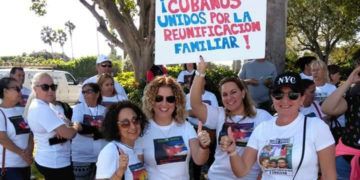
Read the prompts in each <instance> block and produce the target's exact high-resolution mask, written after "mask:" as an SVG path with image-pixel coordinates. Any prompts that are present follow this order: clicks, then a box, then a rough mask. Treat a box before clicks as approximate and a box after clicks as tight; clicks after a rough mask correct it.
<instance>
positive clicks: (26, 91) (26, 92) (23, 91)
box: [18, 87, 31, 107]
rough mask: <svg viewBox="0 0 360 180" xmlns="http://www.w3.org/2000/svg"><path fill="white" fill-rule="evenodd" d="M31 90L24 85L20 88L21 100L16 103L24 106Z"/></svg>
mask: <svg viewBox="0 0 360 180" xmlns="http://www.w3.org/2000/svg"><path fill="white" fill-rule="evenodd" d="M30 93H31V90H30V89H28V88H26V87H22V88H21V101H20V103H19V104H18V105H19V106H20V107H25V105H26V102H27V100H28V98H29V96H30Z"/></svg>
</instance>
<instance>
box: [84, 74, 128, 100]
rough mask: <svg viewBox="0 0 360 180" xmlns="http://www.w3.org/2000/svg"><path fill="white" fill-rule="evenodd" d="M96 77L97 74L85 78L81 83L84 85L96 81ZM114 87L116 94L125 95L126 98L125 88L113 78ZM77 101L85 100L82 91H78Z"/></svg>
mask: <svg viewBox="0 0 360 180" xmlns="http://www.w3.org/2000/svg"><path fill="white" fill-rule="evenodd" d="M98 77H99V76H98V75H95V76H93V77H90V78H88V79H86V80H85V81H84V82H83V83H82V84H83V85H85V84H88V83H97V80H98ZM114 87H115V90H116V92H117V94H119V95H122V96H124V97H126V99H127V95H126V92H125V89H124V88H123V87H122V86H121V85H120V84H119V83H118V82H117V81H115V79H114ZM79 102H85V99H84V96H83V94H82V93H80V97H79Z"/></svg>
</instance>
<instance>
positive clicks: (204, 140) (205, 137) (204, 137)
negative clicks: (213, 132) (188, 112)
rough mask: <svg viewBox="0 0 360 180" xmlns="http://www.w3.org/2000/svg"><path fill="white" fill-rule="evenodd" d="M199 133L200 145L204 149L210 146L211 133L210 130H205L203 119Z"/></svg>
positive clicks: (199, 126)
mask: <svg viewBox="0 0 360 180" xmlns="http://www.w3.org/2000/svg"><path fill="white" fill-rule="evenodd" d="M197 134H198V139H199V143H200V146H201V147H202V148H203V149H205V148H208V147H209V146H210V142H211V139H210V135H209V133H208V132H206V131H205V130H203V124H202V122H201V121H199V125H198V129H197Z"/></svg>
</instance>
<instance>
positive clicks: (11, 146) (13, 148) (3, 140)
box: [0, 131, 32, 164]
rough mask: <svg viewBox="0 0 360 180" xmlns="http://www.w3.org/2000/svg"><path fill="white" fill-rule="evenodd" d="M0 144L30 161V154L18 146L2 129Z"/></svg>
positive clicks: (29, 162)
mask: <svg viewBox="0 0 360 180" xmlns="http://www.w3.org/2000/svg"><path fill="white" fill-rule="evenodd" d="M0 144H1V145H2V146H3V147H5V148H6V149H7V150H10V151H12V152H14V153H16V154H18V155H19V156H20V157H21V158H23V159H24V160H25V161H26V162H27V163H28V164H31V162H32V155H28V154H27V153H26V152H25V150H23V149H21V148H19V147H18V146H17V145H16V144H15V143H14V142H13V141H12V140H11V139H10V138H9V137H8V135H7V134H6V132H4V131H0Z"/></svg>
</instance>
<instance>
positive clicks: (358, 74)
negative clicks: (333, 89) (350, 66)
mask: <svg viewBox="0 0 360 180" xmlns="http://www.w3.org/2000/svg"><path fill="white" fill-rule="evenodd" d="M347 81H350V83H351V84H353V83H357V82H360V66H359V67H357V68H355V69H354V70H353V71H352V72H351V74H350V75H349V77H348V80H347Z"/></svg>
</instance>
